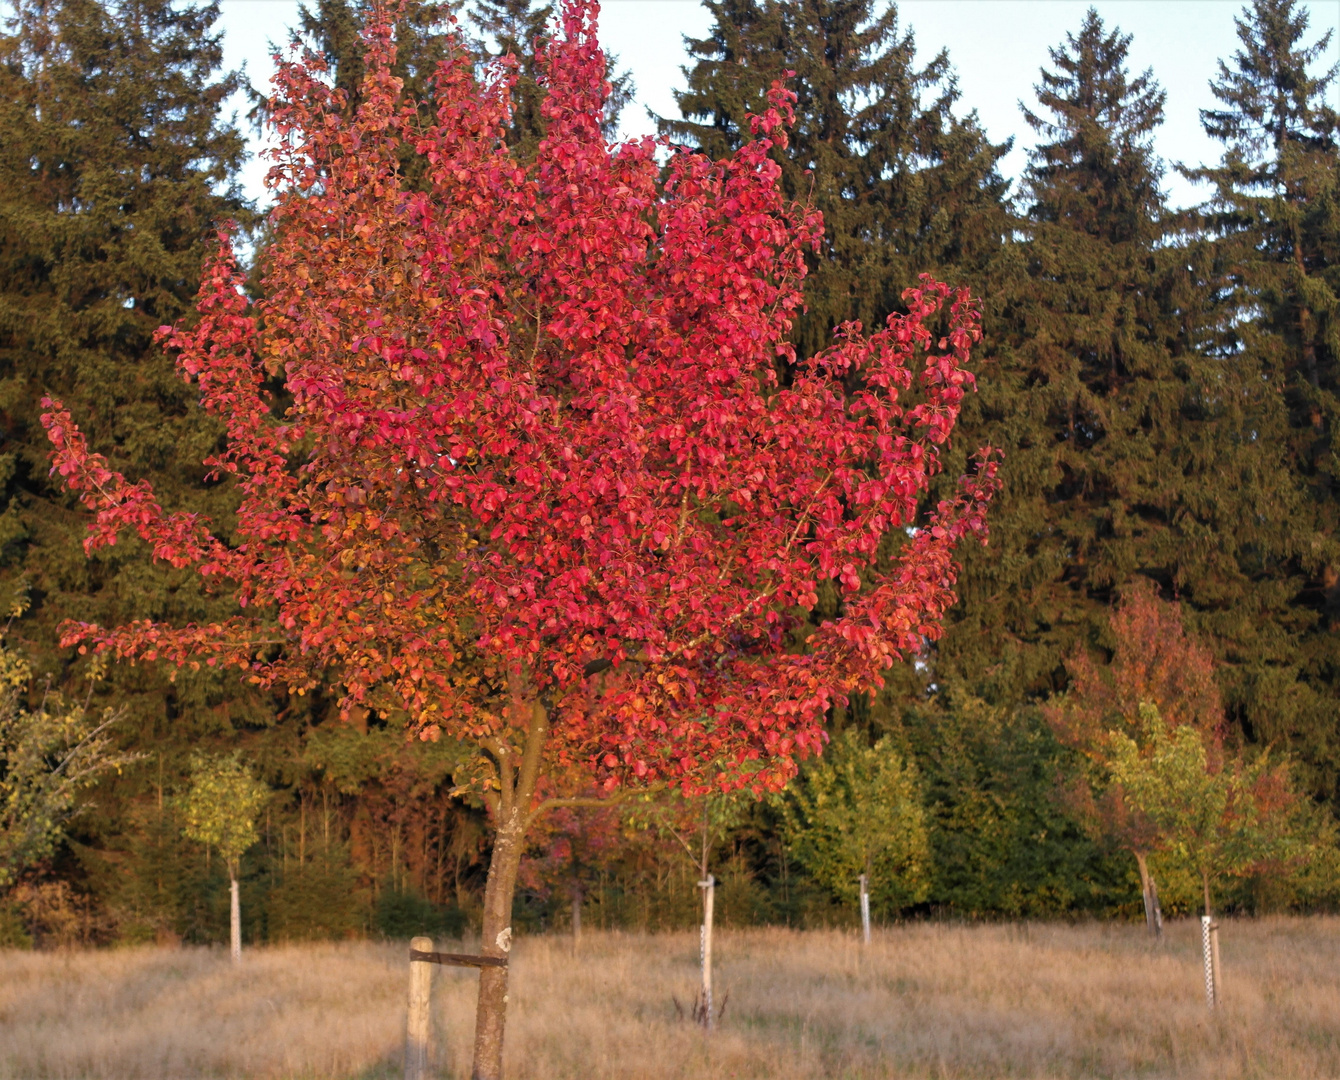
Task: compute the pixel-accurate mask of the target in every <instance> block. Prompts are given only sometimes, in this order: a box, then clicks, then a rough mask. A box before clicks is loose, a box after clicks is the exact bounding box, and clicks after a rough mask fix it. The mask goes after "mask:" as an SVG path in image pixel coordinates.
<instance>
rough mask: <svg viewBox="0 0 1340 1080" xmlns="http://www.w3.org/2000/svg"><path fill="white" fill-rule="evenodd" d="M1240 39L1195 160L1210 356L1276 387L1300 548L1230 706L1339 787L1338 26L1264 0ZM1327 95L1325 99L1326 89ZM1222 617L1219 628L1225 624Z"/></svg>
mask: <svg viewBox="0 0 1340 1080" xmlns="http://www.w3.org/2000/svg"><path fill="white" fill-rule="evenodd" d="M1235 22H1236V26H1237V34H1238V40H1239V42H1240V48H1239V49H1238V51H1237V52H1236V53H1235V54H1234V56H1233V58H1232V59H1231V60H1229V61H1221V62H1220V65H1219V72H1218V76H1217V78H1216V79H1215V80H1213V81H1212V82H1211V84H1210V88H1211V91H1212V92H1213V94H1214V96H1215V98H1216V99H1217V100H1218V102H1219V107H1218V108H1215V109H1207V110H1203V111H1202V112H1201V120H1202V123H1203V124H1204V127H1205V130H1206V132H1207V133H1208V134H1209V135H1210V136H1211V137H1212V138H1214V139H1216V140H1218V141H1219V142H1221V143H1222V144H1223V147H1224V153H1223V157H1222V159H1221V161H1220V162H1219V163H1218V164H1217V165H1214V166H1212V167H1208V168H1198V169H1188V170H1185V174H1186V175H1187V176H1188V177H1190V178H1191V179H1194V180H1198V181H1201V182H1203V183H1206V184H1208V185H1209V186H1210V189H1211V192H1210V199H1209V201H1208V203H1207V204H1206V205H1205V206H1203V207H1201V208H1200V210H1199V212H1198V214H1197V215H1196V216H1197V224H1198V225H1199V226H1200V227H1201V228H1202V229H1203V230H1204V232H1205V234H1206V235H1207V237H1208V240H1209V241H1210V242H1211V243H1212V247H1213V251H1214V254H1215V259H1214V263H1213V265H1212V270H1213V273H1212V275H1211V277H1210V283H1211V285H1212V286H1213V289H1214V292H1213V295H1212V301H1213V307H1212V309H1211V314H1212V315H1213V318H1214V323H1213V330H1214V334H1213V337H1212V339H1211V341H1210V343H1209V347H1210V349H1211V351H1212V353H1213V355H1215V356H1218V357H1222V358H1224V359H1225V360H1226V361H1227V360H1230V359H1232V358H1237V357H1242V358H1248V359H1250V360H1251V361H1252V362H1253V363H1255V364H1256V365H1257V366H1259V368H1260V369H1261V372H1262V375H1263V377H1264V378H1265V379H1266V380H1267V381H1268V383H1269V385H1270V386H1271V387H1272V388H1273V389H1274V390H1275V392H1276V394H1277V395H1278V397H1279V401H1280V409H1281V411H1282V413H1283V418H1282V422H1281V423H1280V424H1279V425H1278V427H1276V428H1274V429H1272V430H1271V431H1270V433H1269V435H1270V438H1271V439H1272V440H1273V441H1275V442H1276V443H1277V444H1278V446H1279V447H1280V449H1281V451H1282V454H1283V457H1284V467H1285V469H1286V470H1287V472H1288V474H1289V475H1290V476H1291V477H1292V478H1293V479H1294V481H1295V482H1296V484H1297V486H1298V488H1299V489H1300V492H1301V505H1299V506H1298V507H1297V508H1296V509H1295V511H1294V516H1293V517H1291V518H1290V519H1287V523H1286V521H1285V520H1281V521H1278V522H1276V527H1277V528H1281V529H1286V528H1287V530H1288V531H1289V532H1291V533H1292V534H1294V536H1295V537H1296V541H1295V550H1296V558H1295V560H1294V562H1293V564H1292V565H1291V567H1290V569H1291V571H1292V573H1291V574H1290V575H1289V576H1288V578H1287V580H1280V581H1279V585H1280V587H1283V588H1287V589H1288V590H1289V591H1290V592H1291V596H1290V600H1289V604H1288V607H1287V609H1286V610H1287V618H1286V619H1283V620H1282V621H1281V624H1280V632H1279V633H1277V634H1275V635H1273V640H1272V641H1271V642H1270V643H1269V644H1270V646H1273V647H1267V648H1266V649H1263V650H1262V651H1261V652H1260V653H1259V654H1256V655H1253V656H1243V657H1236V658H1234V660H1235V668H1236V672H1235V678H1234V685H1233V686H1232V687H1231V688H1229V699H1228V704H1229V707H1230V710H1231V711H1232V712H1233V714H1234V715H1236V716H1237V717H1238V718H1239V720H1240V721H1241V722H1242V723H1243V725H1244V727H1245V728H1246V729H1247V730H1248V731H1249V732H1250V733H1252V734H1253V735H1255V737H1257V738H1259V739H1261V740H1262V741H1282V742H1284V743H1285V744H1287V745H1288V746H1290V748H1291V749H1293V750H1294V751H1295V753H1297V754H1298V755H1299V757H1300V758H1301V759H1302V765H1303V768H1302V772H1301V774H1302V775H1303V776H1305V777H1306V779H1307V782H1308V783H1309V785H1310V786H1311V787H1312V788H1313V790H1314V791H1316V792H1317V793H1319V794H1320V793H1324V794H1328V795H1330V796H1331V797H1333V798H1334V797H1336V796H1337V795H1340V789H1338V788H1337V777H1338V776H1340V737H1337V734H1336V729H1335V712H1336V706H1337V697H1340V687H1338V686H1337V681H1338V680H1340V642H1338V641H1337V639H1336V634H1335V631H1336V630H1337V629H1340V545H1338V544H1337V540H1336V538H1337V534H1338V533H1337V530H1340V457H1337V452H1338V451H1340V441H1338V440H1337V435H1336V432H1337V426H1338V425H1340V362H1338V361H1340V114H1337V111H1336V109H1335V108H1334V107H1333V104H1331V103H1332V102H1334V94H1335V87H1336V69H1335V68H1332V69H1331V70H1329V71H1324V72H1323V71H1317V70H1316V68H1317V62H1318V60H1319V59H1320V58H1321V57H1323V56H1325V55H1326V53H1327V51H1328V47H1329V44H1330V42H1331V39H1332V33H1333V32H1332V31H1330V30H1328V31H1327V32H1326V33H1325V34H1322V35H1320V36H1319V37H1318V38H1317V39H1316V40H1315V41H1313V42H1312V43H1311V44H1308V43H1307V42H1308V38H1309V37H1310V36H1311V35H1309V33H1308V13H1307V10H1306V9H1305V8H1304V7H1303V6H1302V5H1300V4H1298V3H1296V2H1295V0H1254V2H1253V3H1251V4H1250V5H1248V6H1247V7H1245V8H1244V9H1243V12H1242V15H1241V16H1240V17H1239V18H1237V19H1236V20H1235ZM1328 98H1329V101H1328ZM1216 629H1217V628H1216Z"/></svg>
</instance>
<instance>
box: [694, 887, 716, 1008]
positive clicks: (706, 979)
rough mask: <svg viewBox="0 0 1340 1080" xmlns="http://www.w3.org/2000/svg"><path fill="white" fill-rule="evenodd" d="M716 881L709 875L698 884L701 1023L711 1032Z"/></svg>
mask: <svg viewBox="0 0 1340 1080" xmlns="http://www.w3.org/2000/svg"><path fill="white" fill-rule="evenodd" d="M716 885H717V880H716V878H714V877H713V876H712V875H711V874H708V875H707V878H706V879H705V880H703V881H700V882H698V888H700V889H702V890H703V925H702V931H701V935H700V937H699V955H700V957H701V959H702V969H703V990H702V995H703V997H702V1021H703V1027H705V1028H707V1030H708V1031H711V1030H712V908H713V902H714V900H715V898H716Z"/></svg>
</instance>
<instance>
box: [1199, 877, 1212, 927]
mask: <svg viewBox="0 0 1340 1080" xmlns="http://www.w3.org/2000/svg"><path fill="white" fill-rule="evenodd" d="M1200 883H1201V886H1202V887H1203V888H1204V890H1205V917H1206V918H1207V919H1212V918H1214V912H1213V911H1211V910H1210V875H1209V872H1208V871H1206V870H1202V871H1201V872H1200Z"/></svg>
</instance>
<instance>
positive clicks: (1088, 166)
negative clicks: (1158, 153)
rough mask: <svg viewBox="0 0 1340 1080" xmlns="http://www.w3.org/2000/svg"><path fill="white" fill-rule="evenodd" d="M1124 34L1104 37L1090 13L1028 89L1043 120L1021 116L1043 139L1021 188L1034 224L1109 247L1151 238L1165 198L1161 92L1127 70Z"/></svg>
mask: <svg viewBox="0 0 1340 1080" xmlns="http://www.w3.org/2000/svg"><path fill="white" fill-rule="evenodd" d="M1130 43H1131V36H1130V35H1129V34H1122V33H1121V32H1120V30H1117V29H1113V30H1112V31H1111V32H1107V31H1106V30H1105V28H1104V26H1103V21H1102V19H1101V18H1099V16H1098V12H1097V11H1095V10H1094V9H1093V8H1090V9H1089V11H1088V14H1087V15H1086V16H1085V18H1084V24H1083V26H1082V27H1081V28H1080V32H1079V34H1078V35H1074V34H1067V35H1066V44H1065V46H1063V47H1061V48H1052V49H1049V50H1048V54H1049V56H1050V57H1051V61H1052V63H1053V64H1054V65H1055V66H1056V70H1054V71H1048V70H1046V69H1045V68H1044V69H1043V71H1042V72H1041V75H1042V81H1041V83H1039V84H1038V85H1037V86H1036V87H1035V90H1036V92H1037V96H1038V104H1039V105H1041V106H1042V108H1044V109H1046V110H1047V111H1048V112H1049V113H1051V115H1052V118H1051V119H1046V118H1045V117H1044V116H1040V115H1038V114H1037V113H1035V112H1033V111H1032V110H1030V109H1028V108H1025V107H1024V106H1022V105H1021V106H1020V107H1021V108H1022V109H1023V113H1024V119H1025V120H1026V121H1027V122H1028V125H1029V127H1031V128H1032V129H1033V130H1034V131H1036V132H1037V133H1038V134H1039V135H1040V136H1041V137H1042V138H1043V139H1045V140H1049V141H1047V142H1044V143H1042V144H1040V145H1039V146H1038V147H1037V148H1036V149H1035V150H1034V151H1033V152H1032V154H1031V155H1030V157H1031V160H1030V162H1029V165H1028V169H1027V171H1026V172H1025V177H1024V184H1025V190H1026V192H1027V193H1028V195H1029V196H1030V197H1031V198H1032V200H1033V206H1032V209H1031V211H1030V215H1031V217H1032V218H1033V220H1035V221H1045V222H1062V221H1063V222H1065V223H1066V225H1067V226H1069V227H1071V228H1074V227H1079V228H1082V229H1084V231H1086V232H1088V233H1089V234H1090V235H1093V236H1101V237H1102V238H1104V239H1107V240H1110V241H1112V242H1114V243H1121V242H1123V241H1126V240H1136V239H1138V240H1143V241H1145V242H1146V243H1147V242H1149V241H1151V240H1152V239H1155V238H1156V237H1157V232H1156V231H1155V230H1157V229H1158V228H1159V217H1160V215H1161V214H1162V212H1163V197H1162V195H1161V194H1160V191H1159V187H1158V182H1159V179H1160V176H1161V173H1162V165H1161V164H1160V162H1159V161H1158V159H1157V158H1156V157H1155V155H1154V150H1153V135H1154V131H1155V130H1156V129H1157V128H1158V126H1159V125H1160V124H1162V123H1163V106H1164V103H1165V101H1166V100H1167V94H1166V93H1165V92H1164V91H1163V90H1162V88H1160V87H1159V85H1158V84H1157V83H1156V82H1155V81H1154V76H1153V73H1152V72H1150V71H1146V72H1144V73H1143V74H1141V75H1139V76H1137V77H1136V78H1131V77H1130V76H1129V74H1128V73H1127V70H1126V58H1127V55H1128V52H1129V48H1130Z"/></svg>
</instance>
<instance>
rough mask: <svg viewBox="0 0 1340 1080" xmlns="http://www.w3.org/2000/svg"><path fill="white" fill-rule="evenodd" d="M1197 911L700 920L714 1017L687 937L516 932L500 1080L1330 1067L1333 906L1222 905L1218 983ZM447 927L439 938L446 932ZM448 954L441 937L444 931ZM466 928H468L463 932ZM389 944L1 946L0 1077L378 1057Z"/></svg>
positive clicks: (400, 964) (387, 1047)
mask: <svg viewBox="0 0 1340 1080" xmlns="http://www.w3.org/2000/svg"><path fill="white" fill-rule="evenodd" d="M1198 935H1199V927H1198V925H1197V924H1196V923H1194V922H1192V921H1185V922H1180V923H1174V924H1173V925H1171V926H1170V927H1169V929H1168V934H1167V939H1166V941H1165V943H1164V944H1163V945H1161V946H1155V945H1153V944H1152V943H1151V942H1149V941H1148V940H1147V938H1146V937H1145V935H1144V932H1143V929H1142V928H1139V927H1134V926H1127V925H1099V924H1085V925H1078V926H1070V925H1060V924H1007V925H985V926H963V925H952V924H934V923H932V924H914V925H909V926H905V927H898V928H893V929H890V930H887V931H884V932H882V933H879V934H877V935H876V938H875V941H874V943H873V944H872V946H871V947H870V948H869V950H863V949H862V947H861V946H860V944H859V942H858V941H857V940H856V939H855V938H853V937H852V936H850V935H848V934H843V933H840V932H837V931H832V932H829V931H811V932H805V933H800V932H789V931H785V930H746V931H736V932H719V934H718V944H717V946H716V952H717V955H718V957H719V960H718V965H717V985H718V995H720V994H722V993H727V992H728V993H729V999H728V1002H727V1005H726V1011H725V1016H724V1019H723V1021H722V1023H721V1024H720V1027H719V1030H717V1031H716V1032H715V1033H714V1034H712V1035H711V1036H710V1037H705V1036H704V1035H703V1033H702V1032H701V1031H699V1030H698V1029H696V1028H694V1027H693V1026H692V1025H690V1024H689V1023H687V1022H685V1021H683V1020H681V1019H679V1017H678V1015H677V1011H676V1007H675V1004H674V1000H673V999H674V998H675V997H677V998H678V1000H679V1001H680V1002H681V1003H682V1004H685V1005H687V1002H688V1001H689V1000H691V998H692V996H693V990H694V986H695V983H696V967H697V935H696V934H687V933H681V934H664V935H639V934H620V933H603V934H602V933H589V932H588V933H587V935H586V937H585V939H584V941H583V943H582V948H581V952H580V955H579V956H578V957H576V958H574V957H573V955H572V949H571V944H570V942H569V940H568V939H566V938H564V937H537V938H526V939H522V940H521V941H519V942H518V944H517V947H516V948H515V950H514V952H513V956H514V962H513V977H512V986H511V990H510V996H511V1006H510V1007H511V1014H510V1016H509V1018H508V1024H509V1026H508V1033H507V1040H508V1041H507V1073H508V1076H509V1077H511V1078H515V1080H523V1078H524V1080H559V1078H565V1080H566V1078H571V1080H579V1078H580V1080H604V1078H609V1080H614V1078H619V1080H635V1078H643V1077H646V1078H655V1080H662V1078H665V1080H681V1078H682V1080H706V1078H716V1077H722V1078H725V1077H741V1078H744V1077H749V1078H759V1080H763V1078H774V1077H775V1078H782V1077H785V1078H787V1080H793V1078H795V1080H808V1078H816V1080H817V1078H820V1077H822V1078H826V1080H827V1078H841V1080H848V1078H850V1080H867V1078H870V1080H873V1078H877V1077H879V1078H884V1077H888V1078H893V1077H897V1078H912V1077H927V1078H930V1077H934V1078H943V1080H949V1078H954V1077H965V1078H967V1077H980V1078H992V1080H994V1078H998V1077H1038V1078H1041V1077H1085V1078H1089V1077H1095V1078H1096V1077H1177V1078H1178V1080H1183V1078H1200V1077H1204V1078H1209V1077H1214V1078H1215V1080H1235V1078H1252V1077H1259V1078H1262V1080H1290V1078H1312V1077H1316V1078H1321V1077H1340V919H1333V918H1311V919H1285V918H1278V919H1263V920H1259V921H1240V922H1235V921H1226V922H1225V925H1224V929H1223V930H1222V932H1221V936H1222V951H1223V964H1224V980H1225V990H1224V996H1225V1002H1224V1005H1223V1007H1222V1008H1220V1009H1219V1010H1218V1011H1217V1012H1216V1013H1214V1014H1211V1013H1210V1012H1209V1011H1208V1010H1207V1009H1206V1006H1205V997H1204V989H1203V983H1202V981H1201V968H1200V958H1199V937H1198ZM443 944H444V945H445V944H448V943H443ZM451 944H452V947H454V948H459V947H461V946H460V945H459V944H456V943H451ZM465 947H466V948H469V947H471V943H469V942H467V943H465ZM405 951H406V950H405V946H404V945H401V944H395V945H392V944H377V943H370V942H348V943H340V944H328V945H303V946H298V945H295V946H285V947H273V948H265V949H254V950H251V951H249V952H248V953H247V955H246V957H245V960H244V963H243V964H242V966H241V967H240V969H236V970H235V969H233V968H232V967H231V965H230V964H229V962H228V959H227V956H226V954H225V953H224V952H222V951H220V950H217V949H176V950H162V949H153V948H136V949H125V950H117V951H103V952H69V953H28V952H3V953H0V1078H4V1080H9V1078H20V1077H22V1078H24V1080H31V1078H46V1077H51V1078H112V1077H115V1078H118V1080H119V1078H126V1080H131V1078H140V1077H143V1078H153V1080H162V1078H171V1077H254V1078H290V1077H291V1078H317V1077H321V1078H332V1080H333V1078H342V1080H343V1078H347V1080H378V1078H389V1077H394V1076H398V1075H399V1073H400V1045H401V1039H402V1038H403V1031H404V1007H405V1006H404V1001H405V994H406V987H407V980H408V969H407V961H406V957H405ZM474 983H475V976H474V974H473V973H472V972H469V971H466V970H463V969H456V968H443V969H438V971H437V974H436V975H435V981H434V990H433V993H434V1011H435V1021H434V1022H435V1024H436V1027H437V1030H436V1031H435V1055H436V1057H437V1058H438V1065H439V1068H440V1075H442V1076H446V1077H464V1076H466V1075H468V1057H467V1054H468V1044H469V1037H470V1030H471V1026H472V1018H473V1007H474V1003H473V991H474Z"/></svg>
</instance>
